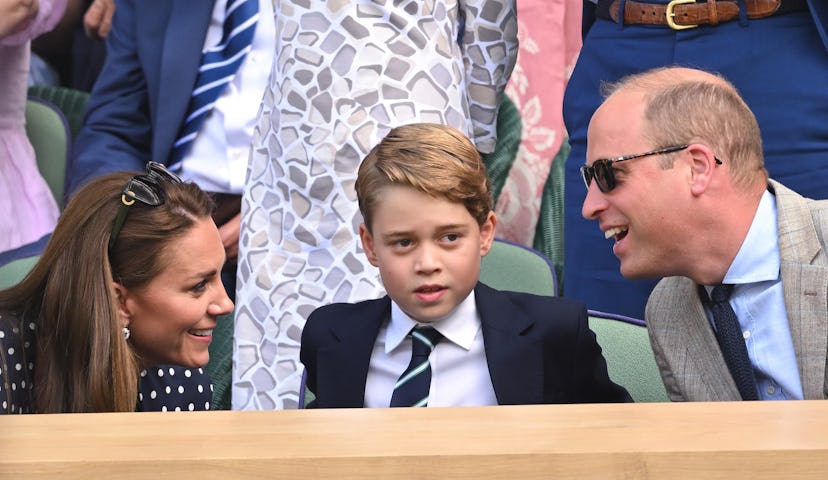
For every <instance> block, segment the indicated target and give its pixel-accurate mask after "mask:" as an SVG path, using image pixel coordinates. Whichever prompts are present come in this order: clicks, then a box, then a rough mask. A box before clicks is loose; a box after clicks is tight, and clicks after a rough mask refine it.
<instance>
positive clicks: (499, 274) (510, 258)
mask: <svg viewBox="0 0 828 480" xmlns="http://www.w3.org/2000/svg"><path fill="white" fill-rule="evenodd" d="M480 281H481V282H483V283H485V284H486V285H488V286H490V287H492V288H495V289H497V290H511V291H514V292H526V293H534V294H536V295H549V296H555V295H556V294H557V291H558V290H557V277H556V275H555V269H554V268H553V267H552V264H551V262H550V261H549V259H548V258H546V257H545V256H544V255H543V254H541V253H540V252H538V251H537V250H533V249H531V248H528V247H524V246H522V245H518V244H516V243H511V242H508V241H506V240H500V239H495V241H494V242H492V249H491V251H489V254H488V255H486V256H485V257H483V263H482V265H481V267H480Z"/></svg>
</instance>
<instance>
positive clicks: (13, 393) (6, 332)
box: [0, 311, 35, 414]
mask: <svg viewBox="0 0 828 480" xmlns="http://www.w3.org/2000/svg"><path fill="white" fill-rule="evenodd" d="M34 350H35V324H34V322H30V321H26V319H24V318H23V317H21V316H19V315H16V314H14V313H11V312H7V311H0V414H3V413H31V412H33V411H34V384H33V378H34V357H35V352H34Z"/></svg>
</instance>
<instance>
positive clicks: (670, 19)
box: [664, 0, 698, 30]
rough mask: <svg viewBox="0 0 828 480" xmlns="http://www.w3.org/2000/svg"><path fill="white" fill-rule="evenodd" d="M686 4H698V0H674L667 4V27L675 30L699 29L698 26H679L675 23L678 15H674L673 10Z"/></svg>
mask: <svg viewBox="0 0 828 480" xmlns="http://www.w3.org/2000/svg"><path fill="white" fill-rule="evenodd" d="M685 3H696V0H672V1H671V2H670V3H668V4H667V11H666V12H664V14H665V15H666V16H667V25H669V26H670V28H672V29H673V30H687V29H688V28H696V27H698V25H679V24H678V23H676V22H674V21H673V17H675V16H676V14H675V13H673V9H674V8H676V5H682V4H685Z"/></svg>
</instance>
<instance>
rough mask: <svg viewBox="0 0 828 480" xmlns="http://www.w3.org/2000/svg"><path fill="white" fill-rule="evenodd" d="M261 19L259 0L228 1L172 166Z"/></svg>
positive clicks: (203, 62) (186, 147)
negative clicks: (219, 32) (221, 26)
mask: <svg viewBox="0 0 828 480" xmlns="http://www.w3.org/2000/svg"><path fill="white" fill-rule="evenodd" d="M258 19H259V0H227V7H226V13H225V18H224V26H223V32H222V36H221V41H220V42H219V43H218V45H216V46H214V47H211V48H209V49H208V50H207V51H205V52H204V53H203V54H202V57H201V67H199V69H198V76H197V77H196V83H195V86H194V88H193V94H192V97H190V103H189V106H188V107H187V116H186V117H185V118H184V123H183V125H182V126H181V131H180V132H179V133H178V138H177V139H176V141H175V144H174V145H173V149H172V154H171V157H170V163H169V167H170V168H172V169H175V168H177V167H179V163H180V162H181V160H182V159H183V158H184V154H185V153H187V151H188V150H189V149H190V146H191V145H192V143H193V140H195V137H196V134H197V133H198V131H199V129H200V128H201V125H202V124H203V123H204V119H205V118H207V116H208V115H209V114H210V112H211V111H212V110H213V106H214V105H215V104H216V100H218V97H219V95H221V92H222V91H224V88H225V87H226V86H227V84H228V83H230V81H231V80H233V77H234V76H235V75H236V72H237V71H238V69H239V66H241V64H242V63H243V62H244V59H245V57H246V56H247V52H249V51H250V49H251V48H252V44H253V34H254V33H255V32H256V22H257V21H258Z"/></svg>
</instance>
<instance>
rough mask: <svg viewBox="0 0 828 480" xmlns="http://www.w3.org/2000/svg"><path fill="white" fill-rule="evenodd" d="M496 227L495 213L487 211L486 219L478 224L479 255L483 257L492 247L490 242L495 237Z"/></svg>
mask: <svg viewBox="0 0 828 480" xmlns="http://www.w3.org/2000/svg"><path fill="white" fill-rule="evenodd" d="M496 229H497V215H495V213H494V212H489V215H488V216H487V217H486V221H484V222H483V225H481V226H480V257H481V258H482V257H485V256H486V255H488V254H489V250H491V249H492V242H493V241H494V238H495V230H496Z"/></svg>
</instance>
